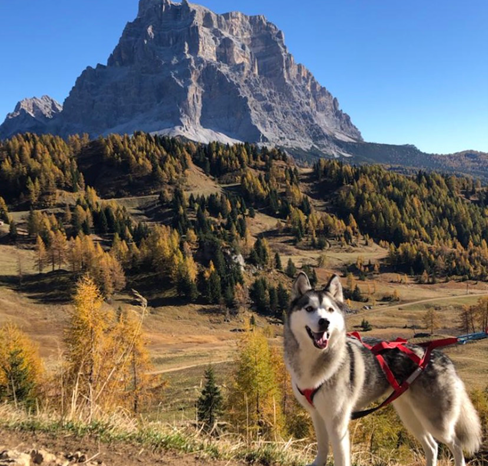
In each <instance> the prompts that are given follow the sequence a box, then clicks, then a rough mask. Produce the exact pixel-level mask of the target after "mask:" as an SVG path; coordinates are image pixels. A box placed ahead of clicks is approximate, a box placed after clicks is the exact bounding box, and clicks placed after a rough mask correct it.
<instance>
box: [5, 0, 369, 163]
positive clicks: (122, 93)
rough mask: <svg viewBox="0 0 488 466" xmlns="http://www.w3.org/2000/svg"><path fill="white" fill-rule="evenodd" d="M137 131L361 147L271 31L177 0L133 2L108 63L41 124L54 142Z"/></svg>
mask: <svg viewBox="0 0 488 466" xmlns="http://www.w3.org/2000/svg"><path fill="white" fill-rule="evenodd" d="M18 130H19V131H20V129H18ZM137 130H142V131H148V132H158V133H160V134H168V135H173V136H174V135H182V136H185V137H187V138H189V139H192V140H196V141H202V142H207V141H211V140H219V141H222V142H233V141H248V142H262V143H269V144H273V145H279V146H281V147H288V148H301V149H309V148H314V149H316V150H319V151H320V152H324V153H325V152H326V153H329V154H336V153H337V154H340V153H341V150H340V149H339V148H338V146H337V145H336V144H335V140H337V139H338V140H340V141H344V142H358V141H362V138H361V134H360V132H359V130H358V129H357V128H356V127H355V126H354V125H353V124H352V122H351V120H350V118H349V116H348V115H347V114H345V113H343V112H342V111H341V110H340V108H339V103H338V101H337V99H336V98H334V97H333V96H332V95H331V94H330V93H329V92H328V91H327V90H326V89H325V88H324V87H322V86H321V85H320V84H319V83H318V82H317V81H316V79H315V78H314V77H313V76H312V74H311V73H310V72H309V71H308V70H307V69H306V68H305V67H304V66H303V65H301V64H297V63H295V60H294V59H293V57H292V55H291V54H290V53H289V52H288V50H287V48H286V46H285V43H284V36H283V33H282V32H281V31H280V30H279V29H278V28H277V27H276V26H275V25H273V24H272V23H270V22H268V21H267V20H266V19H265V18H264V17H263V16H246V15H244V14H242V13H238V12H232V13H226V14H223V15H219V14H215V13H213V12H212V11H210V10H208V9H207V8H204V7H202V6H199V5H194V4H190V3H188V2H186V1H185V0H183V2H182V3H173V2H171V1H170V0H141V1H140V3H139V12H138V15H137V18H136V19H135V20H134V21H132V22H130V23H128V24H127V26H126V27H125V29H124V31H123V34H122V37H121V38H120V41H119V43H118V45H117V46H116V47H115V50H114V51H113V53H112V54H111V56H110V57H109V59H108V62H107V65H97V66H96V67H95V68H91V67H88V68H87V69H85V70H84V71H83V73H82V74H81V76H80V77H79V78H78V79H77V81H76V84H75V85H74V87H73V88H72V90H71V92H70V94H69V96H68V97H67V99H66V101H65V102H64V105H63V111H62V112H61V113H60V114H59V115H58V116H57V117H56V118H54V119H53V120H52V121H51V122H50V123H49V131H50V132H52V133H55V134H60V135H63V136H65V135H67V134H71V133H81V132H87V133H89V134H90V135H91V136H98V135H99V134H108V133H132V132H134V131H137ZM2 133H3V134H6V133H7V131H3V132H2Z"/></svg>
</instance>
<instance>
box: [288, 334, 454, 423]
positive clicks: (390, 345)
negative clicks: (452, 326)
mask: <svg viewBox="0 0 488 466" xmlns="http://www.w3.org/2000/svg"><path fill="white" fill-rule="evenodd" d="M348 336H350V337H353V338H356V339H357V340H359V341H360V342H361V343H362V344H363V345H364V346H365V347H366V348H368V349H369V350H370V351H371V352H372V353H373V354H374V355H375V357H376V360H377V361H378V363H379V364H380V366H381V369H382V370H383V372H384V373H385V376H386V378H387V380H388V383H389V384H390V385H391V387H392V388H393V392H392V393H391V394H390V395H389V396H388V397H387V398H386V399H385V400H384V401H383V402H382V403H380V404H379V405H378V406H375V407H373V408H369V409H366V410H363V411H355V412H353V413H352V414H351V419H359V418H362V417H364V416H367V415H368V414H371V413H374V412H375V411H377V410H378V409H380V408H383V407H384V406H386V405H388V404H390V403H391V402H392V401H395V400H396V399H397V398H398V397H399V396H401V395H402V394H403V393H405V392H406V391H407V390H408V388H409V387H410V385H411V384H412V383H413V382H414V381H415V380H416V379H417V377H418V376H419V375H420V374H421V373H422V372H423V370H424V369H425V368H426V367H427V365H428V364H429V361H430V355H431V353H432V351H433V350H434V349H436V348H440V347H442V346H448V345H454V344H455V343H458V341H459V340H458V339H457V338H456V337H452V338H444V339H442V340H435V341H428V342H425V343H416V346H421V347H423V348H425V352H424V354H423V355H422V356H421V357H420V356H418V355H417V354H416V353H415V352H414V351H412V350H411V349H410V348H408V347H407V346H405V345H406V344H407V340H404V339H403V338H397V339H396V340H395V341H382V342H380V343H377V344H376V345H374V346H371V345H368V344H367V343H365V342H364V341H363V340H362V338H361V335H359V333H358V332H352V333H349V334H348ZM391 349H397V350H399V351H402V352H403V353H405V354H406V355H407V356H408V357H409V358H410V359H411V360H412V361H413V362H414V364H416V366H417V368H416V369H415V370H414V371H413V372H412V373H411V374H410V376H409V377H408V378H407V379H406V380H405V381H404V382H403V383H401V384H400V383H398V381H397V379H396V377H395V375H394V374H393V372H392V371H391V369H390V367H389V366H388V364H387V362H386V361H385V358H384V357H383V356H382V354H381V353H383V352H385V351H387V350H391ZM322 386H323V383H322V384H320V385H319V386H318V387H316V388H307V389H305V390H301V389H300V387H298V385H297V386H296V387H297V390H298V392H299V393H300V394H301V395H302V396H304V397H305V399H306V400H307V401H308V402H309V404H310V405H311V406H314V404H313V399H314V397H315V395H316V394H317V392H318V391H319V390H320V388H321V387H322Z"/></svg>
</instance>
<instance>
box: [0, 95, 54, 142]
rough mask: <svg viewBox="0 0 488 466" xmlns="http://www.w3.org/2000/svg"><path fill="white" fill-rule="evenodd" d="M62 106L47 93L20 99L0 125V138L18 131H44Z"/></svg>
mask: <svg viewBox="0 0 488 466" xmlns="http://www.w3.org/2000/svg"><path fill="white" fill-rule="evenodd" d="M62 109H63V106H62V105H60V104H59V103H58V102H56V101H55V100H54V99H52V98H51V97H49V96H47V95H43V96H42V97H41V98H40V99H39V98H37V97H33V98H31V99H24V100H21V101H20V102H19V103H18V104H17V105H16V107H15V110H14V111H13V112H11V113H9V114H8V115H7V117H6V118H5V121H4V122H3V124H2V125H1V126H0V138H1V139H3V138H8V137H10V136H12V135H14V134H17V133H20V132H32V133H44V132H46V130H47V126H48V124H49V123H50V122H51V121H52V119H53V118H54V117H55V116H56V115H57V114H59V113H60V112H61V110H62Z"/></svg>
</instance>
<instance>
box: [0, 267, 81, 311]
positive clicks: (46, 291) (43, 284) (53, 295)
mask: <svg viewBox="0 0 488 466" xmlns="http://www.w3.org/2000/svg"><path fill="white" fill-rule="evenodd" d="M76 279H77V276H76V275H74V274H73V273H71V272H67V271H66V270H55V271H54V272H49V273H40V274H34V275H24V276H23V277H22V279H21V280H20V279H19V277H18V276H16V275H5V276H0V284H3V285H6V286H8V287H9V288H11V289H12V290H14V291H16V292H17V293H22V294H25V295H27V296H28V297H29V298H31V299H33V300H35V301H37V302H38V303H41V304H67V303H70V302H71V300H72V298H73V293H74V288H75V287H74V284H75V282H76Z"/></svg>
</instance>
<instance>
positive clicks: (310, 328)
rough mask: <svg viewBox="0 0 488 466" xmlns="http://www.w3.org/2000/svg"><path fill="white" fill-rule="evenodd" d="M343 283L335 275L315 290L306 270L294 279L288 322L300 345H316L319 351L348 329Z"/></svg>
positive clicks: (325, 348)
mask: <svg viewBox="0 0 488 466" xmlns="http://www.w3.org/2000/svg"><path fill="white" fill-rule="evenodd" d="M343 302H344V297H343V294H342V285H341V282H340V280H339V277H338V276H337V275H334V276H333V277H332V278H331V279H330V281H329V283H328V284H327V285H326V286H325V288H323V289H322V290H314V289H312V287H311V285H310V281H309V280H308V277H307V275H306V274H305V273H303V272H301V273H300V274H299V275H298V277H297V278H296V280H295V282H294V283H293V288H292V303H291V307H290V312H289V314H288V325H289V326H290V328H291V330H292V332H293V334H294V335H295V338H296V339H297V340H298V342H299V343H300V345H302V344H303V345H308V344H310V345H313V346H314V347H315V348H317V349H318V350H320V351H325V350H327V349H328V348H329V346H330V343H332V344H333V341H334V337H337V336H338V335H342V334H344V332H345V321H344V314H343V312H342V304H343Z"/></svg>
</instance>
